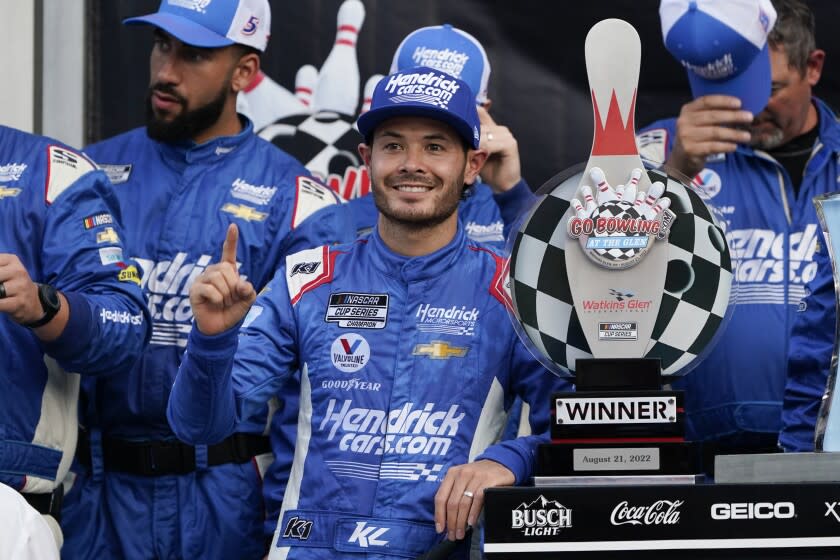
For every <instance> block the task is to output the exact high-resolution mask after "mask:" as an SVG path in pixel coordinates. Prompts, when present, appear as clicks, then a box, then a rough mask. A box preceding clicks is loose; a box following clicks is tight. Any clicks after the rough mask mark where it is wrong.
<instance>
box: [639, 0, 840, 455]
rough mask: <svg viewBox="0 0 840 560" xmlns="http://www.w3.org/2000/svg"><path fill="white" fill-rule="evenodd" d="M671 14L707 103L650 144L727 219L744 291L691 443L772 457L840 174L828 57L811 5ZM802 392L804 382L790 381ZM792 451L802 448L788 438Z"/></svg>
mask: <svg viewBox="0 0 840 560" xmlns="http://www.w3.org/2000/svg"><path fill="white" fill-rule="evenodd" d="M660 15H661V16H662V25H663V32H664V34H665V44H666V46H667V47H668V48H669V50H670V51H671V53H672V54H673V55H674V56H675V57H676V58H677V59H678V60H680V61H682V63H683V65H685V66H686V67H687V69H688V74H689V78H690V82H691V85H692V90H693V92H694V94H695V96H697V98H696V99H695V100H693V101H691V102H689V103H687V104H686V105H684V106H683V108H682V110H681V112H680V116H679V117H678V118H677V119H669V120H666V121H661V122H657V123H654V124H653V125H651V126H650V127H648V128H647V129H646V130H645V131H643V132H642V133H641V134H640V135H639V143H640V145H641V147H642V153H643V155H646V156H648V157H649V158H650V159H654V160H658V161H665V163H666V165H667V166H670V167H671V168H675V169H677V170H679V171H681V172H682V173H684V174H685V175H687V176H688V177H692V178H693V183H694V185H695V186H696V187H697V188H698V190H699V192H700V193H701V195H702V196H704V197H705V198H706V199H707V201H708V202H709V203H710V204H711V205H713V206H715V207H717V208H718V209H719V210H720V212H721V213H722V215H723V216H724V218H725V221H726V224H725V225H726V228H725V229H726V237H727V240H728V241H729V243H730V247H731V249H732V251H733V266H734V269H735V278H736V279H737V282H738V290H737V299H736V300H735V301H734V302H733V304H734V305H735V311H734V313H733V314H732V317H731V320H730V322H729V324H728V326H727V328H726V331H725V332H724V334H723V337H722V338H721V340H720V341H719V342H718V344H717V345H716V346H715V347H714V349H713V350H712V351H711V353H710V354H709V355H708V357H707V358H706V359H705V360H704V361H703V362H702V363H701V364H700V365H699V366H698V367H697V368H696V369H695V370H694V371H692V373H690V374H689V375H688V376H686V378H685V379H684V380H682V382H681V383H682V384H681V385H679V387H680V388H684V389H685V390H686V391H687V394H686V414H687V433H688V436H689V437H691V438H693V439H701V440H706V441H710V442H715V443H716V444H717V446H718V447H719V449H720V450H721V451H722V452H750V451H772V450H775V449H777V440H779V433H780V430H781V429H782V417H783V414H782V400H783V396H784V393H785V384H786V380H787V379H788V376H787V367H786V363H787V357H788V355H789V354H790V353H791V352H795V348H796V346H797V342H796V339H795V338H794V339H793V340H792V339H791V333H792V326H793V323H794V321H795V320H796V316H797V311H798V310H802V309H803V298H804V297H805V295H806V293H807V291H806V286H807V284H808V283H809V281H811V280H813V279H814V277H815V275H816V271H817V263H816V262H814V255H815V253H816V251H817V248H818V246H819V242H818V239H819V228H818V225H817V218H816V214H815V211H814V207H813V205H812V203H811V199H812V198H813V197H814V196H815V195H818V194H822V193H826V192H829V191H833V190H836V189H837V178H838V176H840V166H838V155H840V126H838V124H837V121H836V120H835V117H834V114H833V112H832V110H831V109H830V108H829V107H827V106H826V105H825V104H824V103H823V102H822V101H820V100H819V99H816V98H814V97H813V96H812V89H813V87H814V86H815V85H816V84H817V82H818V81H819V79H820V76H821V74H822V69H823V63H824V60H825V53H824V52H823V51H822V50H820V49H818V48H816V43H815V37H814V18H813V14H812V13H811V11H810V10H809V8H808V6H807V5H806V4H805V3H804V2H802V1H801V0H774V1H773V2H772V3H771V2H770V1H769V0H759V1H754V0H750V1H747V0H726V1H724V0H705V1H698V2H696V3H694V2H688V1H682V0H663V2H662V4H661V7H660ZM774 21H775V25H774ZM698 32H700V33H698ZM713 44H714V45H717V46H718V47H719V49H717V50H716V49H711V48H709V46H710V45H713ZM718 61H720V63H718ZM793 333H794V335H796V331H795V330H794V331H793ZM794 369H795V366H794ZM797 383H798V381H797V379H796V375H795V374H794V375H793V376H792V377H791V378H790V381H789V382H788V384H789V385H790V384H792V386H793V387H795V386H796V385H797ZM795 390H796V389H794V391H795ZM781 441H782V444H783V445H784V446H785V447H788V448H789V447H790V445H791V442H790V441H789V440H787V441H786V435H785V433H784V432H783V433H782V437H781Z"/></svg>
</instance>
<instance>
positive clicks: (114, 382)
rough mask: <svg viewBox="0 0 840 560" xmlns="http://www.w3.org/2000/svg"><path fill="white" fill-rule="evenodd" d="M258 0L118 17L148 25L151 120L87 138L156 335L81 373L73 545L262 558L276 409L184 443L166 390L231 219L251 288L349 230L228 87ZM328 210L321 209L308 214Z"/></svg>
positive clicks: (330, 200) (171, 5)
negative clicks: (201, 284) (119, 366)
mask: <svg viewBox="0 0 840 560" xmlns="http://www.w3.org/2000/svg"><path fill="white" fill-rule="evenodd" d="M270 18H271V14H270V11H269V5H268V2H267V0H201V1H199V0H192V1H187V0H163V1H162V2H161V4H160V9H159V10H158V11H157V12H156V13H154V14H150V15H146V16H142V17H137V18H130V19H128V20H126V22H125V23H127V24H130V25H134V24H143V25H151V26H153V27H154V46H153V48H152V52H151V57H150V70H151V72H150V85H149V90H148V97H147V106H146V108H147V125H146V126H145V127H142V128H138V129H135V130H132V131H130V132H127V133H125V134H122V135H119V136H117V137H115V138H111V139H109V140H106V141H104V142H101V143H99V144H96V145H93V146H90V147H88V149H87V153H88V154H89V155H90V156H91V157H93V158H94V159H95V160H96V161H97V162H99V163H100V165H101V167H102V168H103V169H105V170H106V172H107V173H108V174H109V175H110V178H111V181H112V182H113V183H114V194H115V195H116V196H117V199H118V200H119V203H120V206H121V207H122V211H123V217H124V223H125V226H126V232H127V234H126V237H127V240H126V241H127V243H126V249H127V252H128V254H129V255H130V256H132V257H134V258H135V259H136V260H137V262H138V264H139V265H140V268H141V269H142V271H141V272H142V279H141V287H142V289H143V292H144V295H145V297H146V300H147V303H148V307H149V311H150V312H151V315H152V320H153V333H152V339H151V344H150V346H149V349H148V350H147V351H146V352H145V354H144V355H143V356H142V358H141V359H140V361H139V362H138V363H137V364H136V365H135V367H133V368H131V369H130V370H127V371H113V372H111V374H110V375H108V376H106V377H100V378H98V379H96V380H94V381H93V382H89V383H86V384H85V385H84V386H83V398H84V401H83V402H84V403H85V405H84V406H83V407H82V410H81V416H82V421H83V423H84V425H85V430H84V431H83V432H82V433H81V435H80V445H79V450H78V453H77V463H78V467H77V469H76V472H77V474H78V476H77V478H76V481H75V484H74V485H73V487H72V488H71V489H70V491H69V492H68V495H67V500H66V503H65V505H66V507H65V509H64V512H65V516H64V519H63V521H64V529H65V531H66V533H67V545H66V548H65V557H67V558H74V559H77V558H125V559H133V558H138V559H140V558H142V559H146V558H173V559H174V558H179V559H180V558H201V559H214V558H218V559H229V558H261V557H262V556H263V554H264V550H265V543H264V540H263V538H262V524H263V522H264V506H263V500H262V496H261V494H262V492H261V490H262V482H261V473H262V471H263V470H264V468H265V466H266V463H267V462H268V461H270V458H271V453H270V448H269V445H268V440H267V438H266V437H264V436H263V435H262V434H263V432H264V431H265V426H266V422H267V420H268V416H269V411H270V409H269V407H266V409H265V410H263V418H262V419H261V420H257V419H253V422H251V423H242V424H239V425H237V426H236V429H235V430H234V432H233V433H232V434H230V436H229V437H226V438H222V439H220V440H216V441H212V442H208V443H209V445H201V446H190V445H186V444H183V443H181V442H179V441H177V438H176V437H175V435H174V434H173V433H172V431H171V429H170V427H169V424H168V423H167V420H166V415H165V412H166V402H167V400H168V396H169V390H170V388H171V386H172V382H173V380H174V378H175V375H176V373H177V369H178V365H179V363H180V361H181V358H182V354H183V351H184V347H185V346H186V342H187V338H188V336H189V333H190V330H191V329H192V319H193V314H192V310H191V308H190V303H189V297H188V293H189V288H190V285H191V284H192V282H193V280H194V279H195V278H196V277H197V276H198V275H199V274H200V273H201V272H202V271H203V270H204V268H205V267H207V265H209V264H210V263H211V262H213V261H214V260H217V259H218V258H219V247H218V246H217V245H218V243H217V241H216V240H218V239H220V238H223V237H224V235H225V232H226V231H227V230H228V229H229V227H230V226H231V224H233V225H235V226H236V229H237V232H238V238H237V243H238V245H239V261H238V262H237V264H238V267H239V268H238V271H239V274H241V275H243V276H247V277H248V279H249V280H250V281H251V282H253V283H254V285H255V286H257V287H258V288H260V289H261V288H262V287H263V286H265V285H266V284H267V283H268V281H269V280H270V279H271V278H272V276H273V275H274V272H275V271H276V270H277V269H278V268H280V267H281V266H282V263H283V258H284V257H285V255H286V254H289V253H292V252H296V251H298V250H300V249H303V248H309V247H313V246H319V245H322V244H325V243H333V242H338V241H345V240H348V239H352V238H353V237H354V234H355V231H354V230H353V229H352V227H351V226H350V224H349V221H348V222H347V226H348V227H347V228H346V230H343V229H342V223H344V222H342V221H341V220H342V217H341V216H333V215H332V214H331V212H332V211H333V209H334V208H338V206H337V205H336V204H335V203H336V201H337V199H336V197H335V196H334V194H333V193H332V191H330V190H329V189H328V188H326V187H323V186H321V185H319V184H318V183H316V182H315V181H314V180H313V179H312V178H311V177H310V176H309V173H308V172H307V171H306V169H305V168H304V167H303V166H302V165H301V164H300V163H299V162H297V161H296V160H294V159H293V158H291V157H290V156H288V155H287V154H285V153H283V152H282V151H280V150H278V149H277V148H276V147H274V146H273V145H271V144H270V143H268V142H266V141H264V140H262V139H260V138H259V137H257V136H256V135H255V134H254V133H253V126H252V124H251V123H250V121H248V120H247V119H246V118H244V117H242V116H240V115H238V114H237V113H236V96H237V93H238V92H239V91H242V89H243V88H244V87H246V86H247V85H248V84H249V83H250V81H251V79H252V78H253V76H254V75H255V74H256V73H257V72H258V71H259V67H260V53H261V52H262V51H263V50H264V49H265V47H266V44H267V41H268V36H269V27H270ZM318 210H322V212H321V214H320V216H321V219H318V220H307V219H306V218H307V217H308V216H310V215H312V214H313V213H315V212H316V211H318Z"/></svg>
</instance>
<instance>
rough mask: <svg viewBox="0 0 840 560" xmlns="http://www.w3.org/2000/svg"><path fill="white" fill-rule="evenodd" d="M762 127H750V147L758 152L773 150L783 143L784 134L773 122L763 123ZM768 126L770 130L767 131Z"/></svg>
mask: <svg viewBox="0 0 840 560" xmlns="http://www.w3.org/2000/svg"><path fill="white" fill-rule="evenodd" d="M762 125H763V126H762V127H761V128H759V127H757V126H750V127H749V132H750V135H751V138H750V146H752V147H753V148H758V149H759V150H765V151H770V150H775V149H776V148H778V147H779V146H781V145H782V144H784V143H785V132H784V131H783V130H782V128H781V127H780V126H779V125H778V124H776V123H775V122H773V121H764V122H763V123H762ZM767 125H770V129H769V130H768V129H767Z"/></svg>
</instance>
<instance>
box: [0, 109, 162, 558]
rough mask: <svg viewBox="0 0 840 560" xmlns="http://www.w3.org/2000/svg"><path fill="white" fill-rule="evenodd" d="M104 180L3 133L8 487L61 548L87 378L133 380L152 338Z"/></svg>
mask: <svg viewBox="0 0 840 560" xmlns="http://www.w3.org/2000/svg"><path fill="white" fill-rule="evenodd" d="M123 239H124V237H123V230H122V226H121V225H120V212H119V208H118V206H117V201H116V200H115V199H114V196H113V194H112V193H111V191H110V185H109V184H108V179H107V178H106V177H105V174H104V173H102V172H101V171H98V170H97V169H96V166H95V165H94V164H93V163H92V162H91V161H90V160H89V159H87V158H86V157H85V156H83V155H81V154H79V153H78V152H76V151H75V150H73V149H71V148H68V147H67V146H65V145H63V144H61V143H59V142H56V141H54V140H51V139H49V138H43V137H37V136H33V135H30V134H27V133H24V132H21V131H18V130H14V129H11V128H7V127H2V126H0V340H2V341H3V352H2V357H0V371H1V372H3V377H4V383H3V388H4V390H3V391H2V396H0V403H2V405H0V416H2V429H3V442H2V444H0V450H2V451H1V452H0V482H2V483H3V484H6V485H8V486H11V487H12V488H14V489H16V490H18V491H19V492H21V494H23V496H24V498H26V500H27V501H28V502H29V503H30V504H32V505H33V506H34V507H35V509H37V510H38V511H40V512H41V513H42V514H44V515H45V516H46V517H45V518H46V519H47V522H48V523H49V524H50V525H51V528H52V529H53V530H54V531H55V533H56V539H57V543H58V544H59V546H60V544H61V532H60V531H59V529H58V524H57V523H56V520H57V519H59V517H60V516H59V513H60V507H61V497H62V489H63V487H62V485H61V483H62V481H63V480H64V477H65V475H66V474H67V471H68V468H69V467H70V462H71V461H72V457H73V452H74V451H75V447H76V436H77V429H78V428H77V427H78V420H77V418H78V417H77V410H76V409H77V399H78V394H79V376H78V375H77V374H79V373H80V374H83V375H89V376H92V377H96V376H101V375H104V374H107V373H109V372H110V371H112V370H115V369H116V370H119V369H123V370H125V369H128V368H130V367H131V366H132V364H133V363H134V361H135V360H136V359H137V357H138V356H139V355H140V353H141V351H142V350H143V347H144V346H145V344H146V342H147V340H148V335H149V331H150V327H149V318H148V313H147V312H146V310H145V306H144V305H143V300H142V296H141V294H140V290H139V288H138V286H137V283H138V282H139V276H138V274H137V267H136V266H135V265H134V264H133V263H132V262H131V261H129V260H127V259H126V254H125V252H124V246H123Z"/></svg>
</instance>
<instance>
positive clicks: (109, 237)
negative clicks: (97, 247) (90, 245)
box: [96, 227, 120, 243]
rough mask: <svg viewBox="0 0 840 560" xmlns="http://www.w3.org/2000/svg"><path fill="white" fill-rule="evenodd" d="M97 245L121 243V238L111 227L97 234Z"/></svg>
mask: <svg viewBox="0 0 840 560" xmlns="http://www.w3.org/2000/svg"><path fill="white" fill-rule="evenodd" d="M96 242H97V243H119V242H120V236H119V235H117V232H116V231H114V228H112V227H109V228H105V229H104V230H102V231H100V232H99V233H97V234H96Z"/></svg>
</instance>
